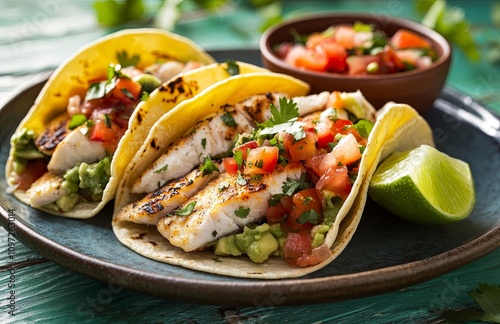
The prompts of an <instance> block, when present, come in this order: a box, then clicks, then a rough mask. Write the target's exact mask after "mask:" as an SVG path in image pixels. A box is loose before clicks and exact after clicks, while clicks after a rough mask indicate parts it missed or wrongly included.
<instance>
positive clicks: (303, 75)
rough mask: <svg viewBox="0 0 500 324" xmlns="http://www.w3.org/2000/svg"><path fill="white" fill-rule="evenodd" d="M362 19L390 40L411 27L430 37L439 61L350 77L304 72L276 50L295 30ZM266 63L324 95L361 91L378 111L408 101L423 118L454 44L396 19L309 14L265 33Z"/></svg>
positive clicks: (444, 73) (304, 31)
mask: <svg viewBox="0 0 500 324" xmlns="http://www.w3.org/2000/svg"><path fill="white" fill-rule="evenodd" d="M356 21H360V22H363V23H369V24H373V25H375V27H376V28H377V29H381V30H382V31H384V32H385V33H386V34H387V36H388V37H390V36H392V35H393V34H394V33H395V32H396V31H397V30H398V29H400V28H406V29H409V30H411V31H413V32H415V33H417V34H420V35H422V36H424V37H425V38H427V39H428V40H429V41H430V42H431V43H432V46H433V48H434V49H435V50H436V52H437V55H438V59H437V60H436V61H435V62H434V63H433V64H432V65H431V66H429V67H427V68H421V69H416V70H412V71H407V72H398V73H393V74H385V75H360V76H349V75H343V74H335V73H328V72H313V71H307V70H303V69H298V68H296V67H293V66H291V65H289V64H287V63H285V62H284V61H283V60H282V59H280V58H279V57H278V56H277V55H276V54H275V53H274V52H273V46H274V45H276V44H279V43H282V42H292V41H293V36H292V35H291V33H290V30H293V29H295V30H296V31H297V32H298V33H299V34H305V35H307V34H311V33H313V32H321V31H323V30H325V29H327V28H328V27H330V26H332V25H337V24H342V23H348V24H354V23H355V22H356ZM260 51H261V56H262V61H263V64H264V66H265V67H266V68H268V69H269V70H271V71H273V72H278V73H285V74H288V75H291V76H294V77H296V78H298V79H301V80H303V81H305V82H307V83H309V84H310V85H311V93H318V92H321V91H325V90H327V91H333V90H338V91H348V92H349V91H356V90H361V92H362V93H363V95H364V96H365V97H366V98H367V99H368V100H369V101H370V102H371V103H372V104H373V106H374V107H375V108H381V107H382V106H383V105H384V104H385V103H386V102H387V101H394V102H398V103H407V104H409V105H411V106H413V107H414V108H415V109H417V110H418V111H419V112H420V113H421V114H423V113H425V112H426V111H427V110H429V109H430V108H431V107H432V103H433V102H434V100H435V99H436V98H437V97H438V96H439V94H440V93H441V90H442V88H443V86H444V83H445V81H446V77H447V75H448V70H449V67H450V61H451V49H450V45H449V44H448V42H447V41H446V40H445V39H444V38H443V37H442V36H441V35H440V34H438V33H437V32H435V31H434V30H432V29H430V28H428V27H426V26H424V25H421V24H419V23H416V22H413V21H410V20H405V19H401V18H395V17H390V16H378V15H374V14H363V13H328V14H317V15H309V16H303V17H300V18H297V19H293V20H289V21H285V22H283V23H280V24H278V25H275V26H273V27H271V28H270V29H268V30H267V31H265V32H264V34H263V35H262V37H261V40H260Z"/></svg>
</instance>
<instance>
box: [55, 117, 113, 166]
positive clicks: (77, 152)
mask: <svg viewBox="0 0 500 324" xmlns="http://www.w3.org/2000/svg"><path fill="white" fill-rule="evenodd" d="M87 131H88V128H87V126H85V125H82V126H80V127H78V128H76V129H74V130H72V131H71V132H69V133H68V134H66V136H65V137H64V139H63V140H62V141H61V142H60V143H59V144H58V145H57V147H56V148H55V150H54V151H53V153H52V157H51V158H50V161H49V164H48V166H47V168H48V170H49V172H52V173H55V174H62V173H64V172H65V171H66V170H68V169H71V168H72V167H74V166H75V165H77V164H79V163H81V162H85V163H94V162H97V161H100V160H102V159H103V158H104V157H105V156H106V154H107V153H106V150H105V149H104V145H103V143H102V142H96V141H91V140H89V138H88V137H87V136H86V135H85V134H86V132H87Z"/></svg>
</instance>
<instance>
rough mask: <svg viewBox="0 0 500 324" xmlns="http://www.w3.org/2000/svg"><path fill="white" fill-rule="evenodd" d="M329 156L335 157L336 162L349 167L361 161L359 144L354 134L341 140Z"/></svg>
mask: <svg viewBox="0 0 500 324" xmlns="http://www.w3.org/2000/svg"><path fill="white" fill-rule="evenodd" d="M328 154H330V155H333V156H335V159H336V161H337V162H338V163H341V164H342V165H349V164H351V163H354V162H356V161H358V160H359V159H361V152H360V150H359V147H358V142H357V141H356V138H355V137H354V135H352V134H349V135H347V136H345V137H343V138H341V139H340V141H339V142H338V144H337V145H336V146H335V147H334V148H333V150H332V151H331V152H330V153H328Z"/></svg>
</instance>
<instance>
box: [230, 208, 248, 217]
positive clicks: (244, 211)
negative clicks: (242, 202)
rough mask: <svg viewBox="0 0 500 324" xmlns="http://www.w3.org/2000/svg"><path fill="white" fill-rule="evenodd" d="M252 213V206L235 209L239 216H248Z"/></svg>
mask: <svg viewBox="0 0 500 324" xmlns="http://www.w3.org/2000/svg"><path fill="white" fill-rule="evenodd" d="M249 213H250V208H245V207H243V206H240V208H238V210H235V211H234V214H235V215H236V216H238V217H239V218H246V217H247V216H248V214H249Z"/></svg>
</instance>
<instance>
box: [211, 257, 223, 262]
mask: <svg viewBox="0 0 500 324" xmlns="http://www.w3.org/2000/svg"><path fill="white" fill-rule="evenodd" d="M212 260H214V261H215V262H222V260H221V259H219V258H218V257H215V258H212Z"/></svg>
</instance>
